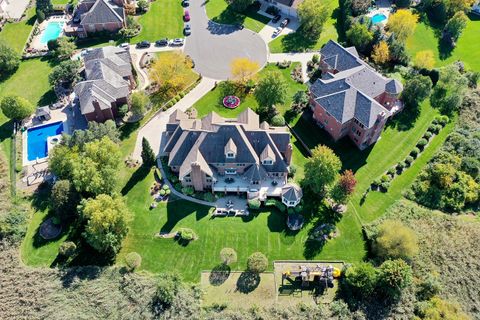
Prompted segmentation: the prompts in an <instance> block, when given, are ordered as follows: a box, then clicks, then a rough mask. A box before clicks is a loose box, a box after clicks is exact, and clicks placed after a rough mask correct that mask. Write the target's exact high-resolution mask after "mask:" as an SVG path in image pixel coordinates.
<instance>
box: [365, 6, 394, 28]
mask: <svg viewBox="0 0 480 320" xmlns="http://www.w3.org/2000/svg"><path fill="white" fill-rule="evenodd" d="M376 6H377V7H376V8H375V9H373V10H370V11H369V12H368V13H367V14H366V16H367V17H369V18H372V17H373V16H374V15H376V14H383V15H384V16H385V17H386V19H385V20H383V21H380V22H378V23H376V24H377V25H381V26H385V25H386V24H387V22H388V18H389V17H390V13H391V11H392V3H391V2H390V1H388V0H377V1H376Z"/></svg>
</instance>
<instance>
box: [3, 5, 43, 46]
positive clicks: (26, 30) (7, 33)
mask: <svg viewBox="0 0 480 320" xmlns="http://www.w3.org/2000/svg"><path fill="white" fill-rule="evenodd" d="M35 19H36V16H35V8H30V9H28V11H27V15H26V17H25V19H23V20H22V21H20V22H17V23H7V24H6V25H5V27H4V28H3V29H2V31H1V32H0V41H2V40H3V41H5V42H6V43H7V44H8V45H9V46H11V47H12V48H13V49H15V50H16V51H17V52H18V53H21V52H22V50H23V47H24V46H25V42H26V41H27V38H28V35H29V34H30V30H32V27H33V24H34V23H35Z"/></svg>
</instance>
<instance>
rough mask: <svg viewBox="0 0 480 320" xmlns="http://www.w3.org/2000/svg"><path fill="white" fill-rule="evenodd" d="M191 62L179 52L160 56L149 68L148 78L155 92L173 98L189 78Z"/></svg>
mask: <svg viewBox="0 0 480 320" xmlns="http://www.w3.org/2000/svg"><path fill="white" fill-rule="evenodd" d="M191 69H192V61H191V59H188V58H187V56H185V55H184V54H183V53H182V52H180V51H174V52H170V53H168V54H162V55H160V56H159V57H158V58H157V59H156V60H155V61H154V62H153V64H152V66H151V68H150V72H149V75H150V78H151V80H152V84H153V85H154V87H155V86H156V87H157V91H161V92H163V93H166V94H167V95H168V96H174V95H175V94H177V92H178V91H180V90H182V89H183V88H184V87H185V86H186V85H187V84H188V81H190V80H189V79H190V78H191V72H192V71H191Z"/></svg>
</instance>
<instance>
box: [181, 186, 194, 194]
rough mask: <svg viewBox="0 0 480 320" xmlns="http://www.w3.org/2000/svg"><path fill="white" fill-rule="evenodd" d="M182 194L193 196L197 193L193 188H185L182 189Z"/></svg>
mask: <svg viewBox="0 0 480 320" xmlns="http://www.w3.org/2000/svg"><path fill="white" fill-rule="evenodd" d="M182 193H183V194H186V195H187V196H191V195H193V194H194V193H195V191H194V190H193V188H192V187H183V188H182Z"/></svg>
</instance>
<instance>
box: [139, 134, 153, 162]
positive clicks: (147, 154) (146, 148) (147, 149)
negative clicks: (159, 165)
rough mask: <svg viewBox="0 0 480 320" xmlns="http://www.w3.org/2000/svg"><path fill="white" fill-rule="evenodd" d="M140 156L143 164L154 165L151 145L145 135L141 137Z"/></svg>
mask: <svg viewBox="0 0 480 320" xmlns="http://www.w3.org/2000/svg"><path fill="white" fill-rule="evenodd" d="M141 156H142V161H143V165H144V166H146V167H152V166H154V165H155V160H156V158H155V153H153V150H152V147H151V146H150V143H148V140H147V139H146V138H145V137H143V138H142V153H141Z"/></svg>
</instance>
